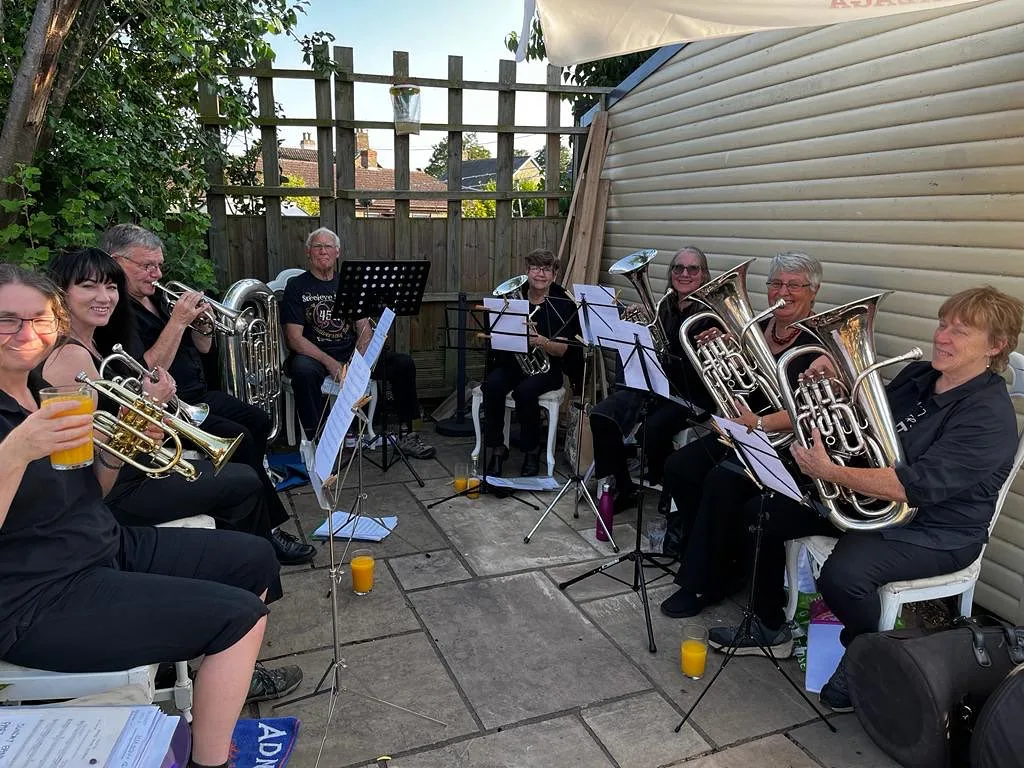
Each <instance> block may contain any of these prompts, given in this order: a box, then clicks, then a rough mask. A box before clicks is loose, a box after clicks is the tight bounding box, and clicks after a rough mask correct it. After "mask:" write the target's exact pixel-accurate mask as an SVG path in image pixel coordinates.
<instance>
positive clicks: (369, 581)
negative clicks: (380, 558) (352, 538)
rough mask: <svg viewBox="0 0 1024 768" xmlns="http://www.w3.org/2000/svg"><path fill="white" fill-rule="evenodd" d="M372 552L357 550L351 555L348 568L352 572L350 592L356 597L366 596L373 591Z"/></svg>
mask: <svg viewBox="0 0 1024 768" xmlns="http://www.w3.org/2000/svg"><path fill="white" fill-rule="evenodd" d="M373 566H374V558H373V551H372V550H369V549H357V550H355V551H354V552H353V553H352V559H351V560H350V561H349V564H348V567H349V569H350V570H351V571H352V591H353V592H355V593H356V594H357V595H365V594H368V593H369V592H370V591H371V590H372V589H373Z"/></svg>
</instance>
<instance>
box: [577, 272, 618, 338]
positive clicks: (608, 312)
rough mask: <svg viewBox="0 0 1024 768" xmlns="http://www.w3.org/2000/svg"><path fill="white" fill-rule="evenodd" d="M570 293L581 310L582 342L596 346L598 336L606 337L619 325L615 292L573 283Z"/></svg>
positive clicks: (609, 289) (598, 286) (602, 287)
mask: <svg viewBox="0 0 1024 768" xmlns="http://www.w3.org/2000/svg"><path fill="white" fill-rule="evenodd" d="M572 293H573V296H575V297H576V303H577V304H579V305H580V308H581V309H582V310H583V311H582V312H581V313H580V315H581V318H582V320H581V322H580V330H581V335H582V336H583V341H584V342H586V343H587V344H591V345H594V346H597V345H598V344H599V342H598V340H597V337H598V335H607V334H608V332H609V331H611V330H612V328H613V326H615V325H617V324H618V323H619V307H618V304H617V302H616V300H615V291H613V290H612V289H611V288H608V287H606V286H603V285H587V284H585V283H573V284H572Z"/></svg>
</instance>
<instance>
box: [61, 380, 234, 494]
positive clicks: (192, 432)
mask: <svg viewBox="0 0 1024 768" xmlns="http://www.w3.org/2000/svg"><path fill="white" fill-rule="evenodd" d="M75 381H77V382H80V383H82V384H87V385H88V386H90V387H91V388H92V389H94V390H96V391H97V392H98V393H99V394H101V395H104V396H105V397H107V398H109V399H110V400H112V401H114V402H115V403H116V404H117V405H118V406H120V412H119V414H118V415H117V416H114V415H112V414H110V413H107V412H106V411H102V410H97V411H96V412H95V413H94V414H93V429H95V430H96V431H97V432H98V433H99V434H101V435H103V436H104V437H106V438H107V441H106V442H104V441H102V440H98V439H96V438H94V439H93V442H94V443H95V444H96V447H97V448H99V449H100V450H102V451H106V452H107V453H110V454H112V455H113V456H116V457H117V458H119V459H121V461H123V462H124V463H125V464H130V465H131V466H133V467H135V468H136V469H138V470H139V471H140V472H143V473H145V474H146V475H148V476H149V477H153V478H160V477H166V476H168V475H169V474H170V473H171V472H176V473H177V474H179V475H181V476H182V477H184V478H185V479H186V480H189V481H191V480H195V479H196V478H197V477H199V471H198V470H197V469H196V468H195V466H194V465H193V464H191V463H190V462H188V461H186V460H185V459H184V458H183V456H182V452H183V450H184V448H183V446H182V442H181V440H182V438H183V437H184V438H187V439H188V440H191V441H192V442H193V443H195V444H196V445H197V446H198V447H199V448H200V449H201V450H202V451H203V453H205V454H206V455H207V456H209V457H210V462H211V463H212V464H213V471H214V474H217V472H219V471H220V470H221V467H223V466H224V464H226V463H227V462H228V461H229V460H230V459H231V455H232V454H233V453H234V452H235V449H236V448H238V445H239V443H241V442H242V436H241V435H237V436H236V437H235V438H234V439H233V440H232V439H228V438H221V437H218V436H216V435H211V434H208V433H206V432H204V431H203V430H201V429H199V428H198V427H196V426H193V425H192V424H190V423H189V422H188V421H187V420H185V419H181V418H178V417H177V416H172V415H170V414H168V413H167V412H166V411H165V410H164V409H163V408H162V407H160V406H159V405H157V404H156V403H154V402H153V401H151V400H150V399H149V398H147V397H146V396H145V395H142V394H137V393H135V392H133V391H132V390H131V389H130V388H129V387H127V386H125V385H124V384H122V383H120V382H116V381H109V380H106V379H90V378H89V376H88V375H87V374H86V373H85V371H82V372H80V373H79V374H78V375H77V376H76V377H75ZM151 427H154V428H156V429H157V430H159V431H160V432H161V433H162V434H163V439H156V438H153V437H150V436H149V435H147V434H146V430H147V429H149V428H151ZM143 456H145V457H148V459H149V461H148V463H143V462H141V461H139V457H143Z"/></svg>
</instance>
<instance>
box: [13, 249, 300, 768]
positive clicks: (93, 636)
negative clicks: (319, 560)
mask: <svg viewBox="0 0 1024 768" xmlns="http://www.w3.org/2000/svg"><path fill="white" fill-rule="evenodd" d="M66 323H67V320H66V315H65V312H64V309H63V306H62V303H61V299H60V295H59V292H58V290H57V288H56V287H55V286H54V285H53V284H52V283H51V282H50V281H49V280H47V279H46V278H44V277H42V276H41V275H38V274H35V273H32V272H29V271H27V270H24V269H22V268H20V267H17V266H14V265H11V264H0V659H3V660H4V661H8V662H11V663H14V664H20V665H22V666H27V667H33V668H36V669H45V670H53V671H59V672H103V671H114V670H120V669H126V668H131V667H135V666H139V665H142V664H154V663H161V662H172V661H180V660H182V659H189V658H195V657H197V656H203V657H204V658H203V661H202V664H201V666H200V667H199V671H198V673H197V675H196V681H195V698H194V702H195V703H194V707H193V713H194V721H193V723H192V762H191V763H190V766H191V767H198V768H203V767H204V766H224V765H226V762H227V759H228V753H229V749H230V745H231V733H232V731H233V729H234V725H235V721H236V719H237V717H238V713H239V711H240V710H241V707H242V704H243V703H244V702H245V701H246V699H247V697H249V696H250V694H251V686H252V683H253V681H254V679H255V676H254V672H253V668H254V663H255V661H256V657H257V655H258V653H259V648H260V644H261V642H262V639H263V632H264V628H265V626H266V615H267V613H268V611H267V608H266V606H265V605H264V603H263V600H262V599H261V598H262V597H263V596H264V595H265V594H266V590H267V586H268V584H269V583H270V582H271V581H272V580H273V579H274V578H276V576H277V571H278V565H277V561H276V559H275V556H274V551H273V548H272V547H271V546H270V544H269V543H268V542H267V541H265V540H263V539H260V538H257V537H255V536H249V535H247V534H243V533H236V532H232V531H206V530H194V529H185V528H153V527H140V528H130V527H122V526H120V525H119V524H118V523H117V521H116V520H115V519H114V517H113V515H111V513H110V510H109V509H107V507H106V506H105V505H104V503H103V489H104V488H105V487H109V484H110V483H112V482H113V480H114V477H115V476H116V473H117V464H118V462H116V461H112V462H110V464H111V465H112V466H105V465H104V464H103V463H101V462H99V461H97V462H94V463H93V465H92V466H88V467H79V468H77V469H70V470H65V471H60V470H56V469H54V468H53V466H52V465H51V456H52V455H54V454H58V453H59V452H60V451H67V450H74V449H77V448H81V447H82V446H83V445H85V444H86V443H88V442H90V441H91V440H92V415H91V414H76V415H69V414H71V412H72V411H73V410H74V409H75V406H74V404H73V403H72V402H68V401H64V402H60V401H58V402H52V403H40V401H39V399H38V388H39V385H40V381H39V380H38V378H37V377H35V376H33V375H32V372H33V369H35V368H36V366H38V364H39V363H40V362H41V361H42V359H43V358H44V357H45V356H46V355H47V354H48V353H49V352H50V351H51V349H52V348H53V346H54V343H55V342H56V340H57V337H58V335H59V334H60V332H61V331H62V330H63V329H64V328H65V327H66ZM260 672H262V674H264V675H270V674H273V675H281V676H285V677H288V678H289V681H290V682H291V683H294V685H293V687H294V686H297V685H298V681H299V680H301V672H300V671H299V670H298V668H294V670H290V669H288V668H285V669H280V670H274V671H273V672H271V671H269V670H261V671H260ZM260 672H258V673H257V676H258V675H259V674H260Z"/></svg>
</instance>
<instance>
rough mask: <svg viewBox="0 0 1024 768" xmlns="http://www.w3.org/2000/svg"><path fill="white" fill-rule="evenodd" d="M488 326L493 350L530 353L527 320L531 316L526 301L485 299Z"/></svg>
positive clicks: (528, 304) (528, 303)
mask: <svg viewBox="0 0 1024 768" xmlns="http://www.w3.org/2000/svg"><path fill="white" fill-rule="evenodd" d="M484 306H485V307H487V312H488V318H487V325H488V327H489V328H490V334H491V349H500V350H504V351H505V352H521V353H526V352H528V351H529V341H528V338H529V336H528V333H527V327H526V318H527V317H528V316H529V314H530V302H528V301H527V300H526V299H509V300H508V301H506V300H505V299H495V298H490V297H488V298H485V299H484Z"/></svg>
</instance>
